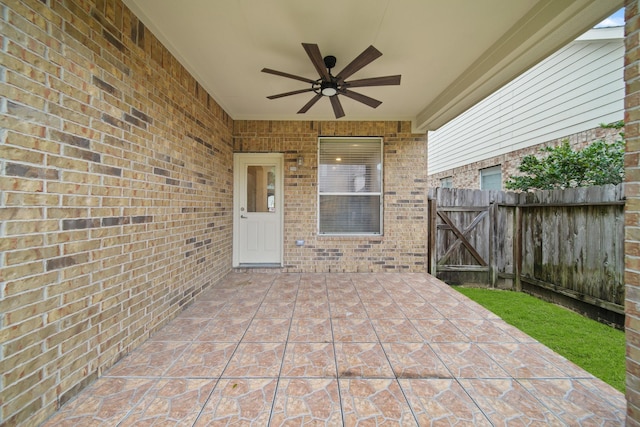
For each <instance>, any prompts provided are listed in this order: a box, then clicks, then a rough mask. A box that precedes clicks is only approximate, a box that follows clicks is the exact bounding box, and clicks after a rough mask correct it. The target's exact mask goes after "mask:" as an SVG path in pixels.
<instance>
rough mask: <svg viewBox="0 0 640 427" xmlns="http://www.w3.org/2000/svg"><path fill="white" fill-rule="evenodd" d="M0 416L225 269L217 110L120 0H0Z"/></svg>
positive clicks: (19, 417)
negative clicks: (0, 121)
mask: <svg viewBox="0 0 640 427" xmlns="http://www.w3.org/2000/svg"><path fill="white" fill-rule="evenodd" d="M0 25H2V29H1V31H0V64H1V68H0V91H1V92H0V97H1V98H0V120H2V129H0V205H1V208H0V375H1V377H0V396H1V397H0V406H1V409H0V424H1V425H7V426H9V425H15V424H19V423H24V424H25V425H37V424H38V423H39V422H40V421H41V420H43V419H44V418H46V417H47V416H48V415H50V414H51V413H52V412H53V411H55V409H56V408H57V407H58V406H59V405H60V404H63V403H64V402H65V401H67V400H68V399H70V398H71V397H73V396H74V395H75V394H76V393H77V392H78V391H79V390H80V389H81V388H83V387H84V386H85V385H86V384H88V383H89V382H91V381H92V380H93V379H95V378H96V377H97V376H99V375H100V374H101V373H102V372H103V371H104V370H105V369H106V368H108V367H109V366H111V365H112V364H113V363H114V362H115V361H116V360H118V359H119V358H121V357H122V356H123V355H124V354H125V353H127V352H129V351H130V350H131V349H132V348H133V347H134V346H136V345H138V344H139V343H141V342H142V341H143V340H144V339H145V338H147V337H148V336H149V335H150V333H152V332H153V331H155V330H157V329H158V328H159V327H160V326H161V325H163V324H164V323H166V322H167V321H168V320H169V319H170V318H172V317H173V316H174V315H176V314H177V312H178V311H180V310H181V308H182V307H183V306H184V305H185V304H187V303H189V302H190V301H191V300H192V299H193V298H194V296H196V295H197V294H198V293H199V292H201V290H202V289H203V288H204V287H206V286H208V285H209V284H211V283H213V282H215V281H217V280H218V279H219V278H221V277H222V276H223V275H225V274H226V273H227V272H229V270H230V267H231V240H232V227H231V221H232V217H231V209H232V170H231V166H230V165H231V164H232V148H233V147H232V129H233V123H232V120H230V118H229V117H228V116H227V115H226V114H225V112H224V111H223V110H222V109H221V108H220V107H219V106H218V105H217V104H216V103H215V102H214V100H213V99H212V98H211V97H210V96H209V95H208V94H207V93H206V92H205V91H204V90H203V89H202V87H200V86H199V85H198V84H197V83H196V81H195V80H194V79H193V78H192V77H191V76H190V75H189V74H188V73H187V72H186V71H185V69H184V68H183V67H182V66H181V65H180V64H179V63H178V62H177V60H176V59H175V58H174V57H172V56H171V55H170V54H169V52H168V51H167V50H166V49H165V48H164V47H163V46H162V45H161V44H160V43H159V42H158V40H157V39H156V38H155V37H154V36H153V35H152V34H151V33H150V32H149V31H148V30H147V29H146V28H145V27H144V25H143V24H142V23H141V22H140V21H139V20H138V19H137V18H136V17H135V16H134V15H132V13H131V12H130V11H129V10H128V9H127V8H126V7H124V6H123V4H122V3H121V2H120V1H119V0H114V1H100V0H95V1H92V0H77V1H67V0H65V1H62V0H59V1H58V0H46V1H38V0H0Z"/></svg>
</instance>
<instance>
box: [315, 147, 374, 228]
mask: <svg viewBox="0 0 640 427" xmlns="http://www.w3.org/2000/svg"><path fill="white" fill-rule="evenodd" d="M318 159H319V160H318V207H319V209H318V211H319V212H318V232H319V233H320V234H376V235H377V234H382V141H381V140H380V139H379V138H366V139H364V138H321V139H320V141H319V150H318Z"/></svg>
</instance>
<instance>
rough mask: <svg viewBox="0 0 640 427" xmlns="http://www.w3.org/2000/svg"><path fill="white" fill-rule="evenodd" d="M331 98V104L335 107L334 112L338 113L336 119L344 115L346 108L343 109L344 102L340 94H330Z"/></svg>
mask: <svg viewBox="0 0 640 427" xmlns="http://www.w3.org/2000/svg"><path fill="white" fill-rule="evenodd" d="M329 99H330V100H331V106H332V107H333V114H335V115H336V119H339V118H340V117H344V110H343V109H342V104H341V103H340V100H339V99H338V96H337V95H334V96H330V97H329Z"/></svg>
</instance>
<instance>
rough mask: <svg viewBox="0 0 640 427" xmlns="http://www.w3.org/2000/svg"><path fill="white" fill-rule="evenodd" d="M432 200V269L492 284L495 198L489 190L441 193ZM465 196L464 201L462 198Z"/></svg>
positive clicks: (445, 275) (453, 277)
mask: <svg viewBox="0 0 640 427" xmlns="http://www.w3.org/2000/svg"><path fill="white" fill-rule="evenodd" d="M437 190H439V189H436V192H435V193H436V194H435V197H431V198H430V199H429V221H430V224H429V272H430V273H431V274H432V275H433V276H436V277H439V278H441V279H446V280H448V281H452V282H456V281H457V280H456V276H460V273H464V280H465V281H472V282H482V283H487V282H489V283H491V282H493V278H492V277H491V259H490V257H491V255H490V254H491V246H492V234H493V233H492V229H493V227H492V224H491V215H490V212H491V211H492V200H491V199H490V198H488V197H487V196H488V194H487V192H481V191H478V192H466V193H463V192H457V193H454V192H439V191H437ZM461 198H462V200H461Z"/></svg>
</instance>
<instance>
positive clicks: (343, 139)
mask: <svg viewBox="0 0 640 427" xmlns="http://www.w3.org/2000/svg"><path fill="white" fill-rule="evenodd" d="M358 141H363V142H378V143H379V144H380V191H379V192H366V193H350V192H349V193H335V192H324V193H321V192H320V187H321V186H320V159H321V146H322V143H323V142H324V143H332V142H333V143H345V144H353V143H354V142H358ZM317 183H318V185H317V187H318V191H317V200H316V202H317V205H316V206H317V218H316V226H317V227H316V230H317V234H318V235H319V236H348V237H352V236H382V235H384V209H383V207H384V141H383V140H382V138H381V137H319V138H318V174H317ZM352 194H357V195H360V196H366V195H369V196H374V195H375V196H379V198H380V232H371V233H366V232H353V233H349V232H341V233H328V232H321V231H320V216H321V212H320V197H321V196H322V195H326V196H340V195H347V196H348V195H352Z"/></svg>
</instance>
